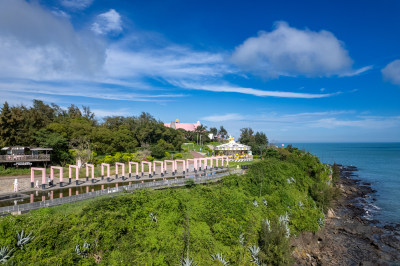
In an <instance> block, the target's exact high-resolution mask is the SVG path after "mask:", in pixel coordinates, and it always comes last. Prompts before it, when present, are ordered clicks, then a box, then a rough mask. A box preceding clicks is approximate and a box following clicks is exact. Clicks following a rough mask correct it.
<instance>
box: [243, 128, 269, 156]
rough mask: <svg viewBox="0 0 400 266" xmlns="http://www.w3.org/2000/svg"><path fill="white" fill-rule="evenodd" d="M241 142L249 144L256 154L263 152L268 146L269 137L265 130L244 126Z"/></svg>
mask: <svg viewBox="0 0 400 266" xmlns="http://www.w3.org/2000/svg"><path fill="white" fill-rule="evenodd" d="M240 132H241V133H240V139H239V140H240V143H242V144H245V145H248V146H250V147H251V150H252V151H253V153H254V154H262V153H263V152H264V151H265V150H266V148H267V146H268V138H267V136H266V135H265V133H264V132H256V133H255V134H254V131H253V129H251V128H250V127H249V128H242V129H241V130H240Z"/></svg>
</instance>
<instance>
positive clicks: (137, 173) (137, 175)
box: [129, 162, 139, 179]
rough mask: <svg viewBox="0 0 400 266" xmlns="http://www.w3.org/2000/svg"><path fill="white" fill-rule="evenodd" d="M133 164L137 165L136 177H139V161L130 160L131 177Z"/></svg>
mask: <svg viewBox="0 0 400 266" xmlns="http://www.w3.org/2000/svg"><path fill="white" fill-rule="evenodd" d="M132 164H134V165H135V166H136V179H138V178H139V163H137V162H129V177H131V175H132Z"/></svg>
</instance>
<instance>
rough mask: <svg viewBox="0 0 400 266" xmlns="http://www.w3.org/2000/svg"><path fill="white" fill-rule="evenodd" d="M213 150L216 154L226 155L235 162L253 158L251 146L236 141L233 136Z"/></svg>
mask: <svg viewBox="0 0 400 266" xmlns="http://www.w3.org/2000/svg"><path fill="white" fill-rule="evenodd" d="M215 152H216V154H217V155H227V156H228V157H229V159H230V160H233V161H237V162H244V161H252V160H253V154H252V152H251V147H250V146H247V145H244V144H240V143H237V142H236V141H235V139H234V138H230V139H229V142H228V143H225V144H222V145H218V146H217V147H215Z"/></svg>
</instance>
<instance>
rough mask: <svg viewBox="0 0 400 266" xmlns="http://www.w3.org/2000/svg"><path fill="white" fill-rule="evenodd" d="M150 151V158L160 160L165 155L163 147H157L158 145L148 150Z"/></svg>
mask: <svg viewBox="0 0 400 266" xmlns="http://www.w3.org/2000/svg"><path fill="white" fill-rule="evenodd" d="M150 150H151V156H153V157H155V158H158V159H160V158H162V157H164V155H165V150H164V148H163V147H161V146H159V145H154V146H152V147H151V148H150Z"/></svg>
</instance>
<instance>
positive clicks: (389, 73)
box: [382, 60, 400, 85]
mask: <svg viewBox="0 0 400 266" xmlns="http://www.w3.org/2000/svg"><path fill="white" fill-rule="evenodd" d="M382 75H383V78H384V79H385V80H388V81H390V82H392V83H393V84H396V85H400V60H394V61H393V62H391V63H389V64H388V65H387V66H386V67H385V68H384V69H382Z"/></svg>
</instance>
